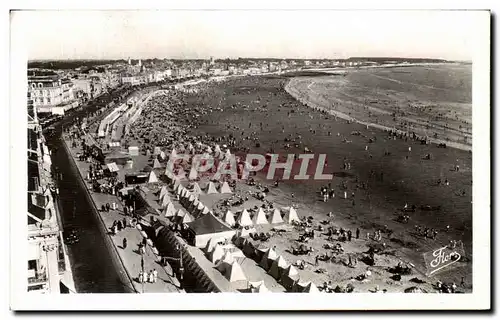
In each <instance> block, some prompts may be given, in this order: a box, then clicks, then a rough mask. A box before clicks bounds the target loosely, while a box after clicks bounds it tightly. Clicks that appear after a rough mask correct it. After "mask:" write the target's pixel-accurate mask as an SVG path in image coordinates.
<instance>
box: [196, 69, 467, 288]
mask: <svg viewBox="0 0 500 320" xmlns="http://www.w3.org/2000/svg"><path fill="white" fill-rule="evenodd" d="M286 80H287V79H286V78H282V79H281V80H279V81H286ZM272 81H273V80H269V79H267V80H266V79H265V78H264V77H263V78H261V79H255V78H254V79H251V78H248V79H242V80H241V81H237V82H235V83H228V84H227V85H226V84H224V85H222V86H215V87H213V86H212V87H210V88H208V91H207V92H209V93H208V95H206V96H205V98H203V97H202V96H201V97H194V96H193V99H195V101H198V102H196V103H201V104H202V105H210V104H212V102H211V101H212V100H213V101H217V102H218V101H220V99H221V98H216V97H215V96H216V95H218V96H222V97H226V99H229V97H231V89H233V90H234V91H233V92H234V93H233V95H234V94H236V95H237V97H235V98H233V97H231V100H232V101H227V102H225V105H226V107H227V108H228V110H229V109H231V108H230V106H231V105H232V103H234V101H240V102H241V104H243V105H246V106H247V108H250V106H251V105H252V103H253V102H254V101H255V100H256V99H255V98H256V97H257V96H260V98H261V99H262V98H263V97H262V94H263V93H262V92H265V93H264V94H269V95H270V96H273V94H274V93H273V92H279V91H280V89H277V88H276V89H272V88H269V87H268V86H267V85H266V83H267V82H270V83H272ZM274 81H276V80H274ZM247 83H248V84H247ZM252 85H253V86H254V87H252ZM232 86H233V87H232ZM259 86H260V87H259ZM222 87H224V88H222ZM250 87H252V88H254V89H253V91H252V92H250V91H246V90H248V88H250ZM240 88H243V89H240ZM260 88H262V89H263V90H264V91H259V89H260ZM212 90H215V91H212ZM243 90H245V91H246V92H243ZM268 90H269V91H268ZM274 90H276V91H274ZM281 90H282V91H283V93H282V94H284V95H285V94H286V96H288V98H286V97H284V96H283V97H282V98H281V100H280V98H277V100H276V101H275V102H270V100H267V103H266V104H267V107H266V111H265V112H268V111H270V110H273V109H270V108H271V107H270V104H274V105H275V107H274V108H277V110H276V111H274V112H277V113H281V114H282V115H281V116H278V114H276V119H275V121H276V122H277V123H276V124H266V125H265V128H266V126H268V125H269V126H271V125H273V126H276V125H277V126H278V127H279V128H275V130H276V129H277V130H276V131H274V134H271V136H269V135H268V134H266V136H267V137H266V139H265V141H267V142H268V144H266V142H265V141H263V138H264V137H265V136H260V137H259V139H260V140H259V141H260V142H261V148H260V150H263V149H262V148H266V147H270V146H273V142H274V141H273V140H274V139H278V140H279V138H280V136H282V134H281V133H278V132H281V125H280V124H279V123H280V122H282V123H283V127H284V128H286V127H287V126H288V128H290V129H291V128H293V122H292V123H289V122H290V120H286V118H287V117H286V115H287V113H286V110H285V111H284V110H281V111H280V110H279V109H280V102H283V103H285V104H288V102H287V101H289V100H293V101H294V103H297V100H296V99H295V98H294V97H292V96H291V95H290V94H289V93H288V92H286V91H285V90H283V87H281ZM226 91H227V92H226ZM259 92H261V93H259ZM280 94H281V93H280ZM247 95H249V97H248V98H246V96H247ZM212 96H214V97H212ZM252 97H253V98H252ZM206 99H208V101H207V100H206ZM245 100H246V101H245ZM263 100H265V97H264V99H263ZM273 100H274V98H273ZM222 101H224V100H222ZM262 102H265V101H262ZM288 107H290V106H288ZM222 109H224V108H222ZM222 109H221V110H222ZM252 109H253V111H252ZM307 109H309V107H308V106H307V107H306V106H304V107H303V109H302V108H300V107H299V108H297V109H295V110H296V112H295V115H297V114H298V113H300V114H301V115H302V114H304V111H305V113H306V114H307V112H308V111H306V110H307ZM262 110H263V109H261V111H260V112H259V111H257V113H255V112H256V111H255V109H254V108H250V109H247V110H243V109H242V108H239V109H235V111H234V112H233V111H228V112H223V113H219V112H217V113H216V114H214V115H212V116H210V113H209V114H208V116H204V120H203V122H202V123H201V124H200V126H199V127H197V128H196V130H195V133H194V135H196V134H208V135H210V136H215V137H220V136H227V135H228V134H233V135H235V134H236V135H238V134H241V135H242V136H243V135H248V132H247V130H250V131H252V129H246V127H243V128H242V127H238V126H237V125H240V126H241V125H242V124H243V125H244V123H243V122H242V120H241V119H247V117H251V118H248V119H247V121H251V122H252V123H258V121H268V120H266V116H264V117H262V116H259V115H258V113H261V112H262ZM197 111H201V110H197ZM318 112H319V111H318ZM291 115H293V114H289V117H290V116H291ZM318 115H319V114H318ZM318 115H316V114H315V115H314V122H311V124H310V125H311V126H316V125H317V123H316V122H317V121H319V120H321V118H322V116H320V117H319V118H320V119H318V120H316V118H317V117H318ZM273 117H274V114H273ZM292 117H293V116H292ZM301 117H303V116H301ZM311 119H312V118H311ZM283 120H285V121H283ZM214 121H218V122H214ZM298 121H300V120H298ZM303 121H304V120H302V121H301V122H303ZM221 122H222V123H224V122H226V123H231V126H228V127H225V128H223V127H222V125H217V123H221ZM271 122H272V121H271ZM307 122H308V121H307ZM330 123H331V122H330ZM247 124H248V122H247ZM331 124H332V125H333V126H334V127H338V130H340V131H341V132H344V133H343V134H345V135H349V134H350V132H352V130H360V131H361V132H365V131H366V132H365V134H368V133H369V134H374V135H377V136H378V137H379V138H380V136H382V137H384V136H385V135H384V133H383V132H381V131H379V130H378V129H377V130H376V131H373V130H365V128H364V127H360V128H359V129H357V127H359V126H360V125H361V124H359V123H355V124H345V123H343V122H342V121H341V122H338V121H337V122H335V123H331ZM244 128H245V129H244ZM268 128H270V127H268ZM296 128H297V129H296V130H295V132H296V133H297V134H298V133H299V131H297V130H300V125H299V127H297V126H296ZM323 130H326V129H323ZM334 130H337V129H334ZM241 131H244V132H241ZM265 131H267V130H265V129H264V132H265ZM269 132H271V131H269ZM289 132H290V130H287V133H289ZM325 138H327V140H329V141H331V142H330V143H329V145H330V147H329V148H328V149H324V148H322V147H321V148H320V149H321V150H320V151H318V152H324V151H326V152H327V153H329V152H331V150H330V151H327V150H329V149H331V148H332V146H333V147H334V148H335V146H336V147H337V148H341V149H336V150H333V151H334V152H335V153H336V154H337V157H342V156H341V155H340V154H342V153H344V154H345V152H346V150H347V149H352V148H353V147H350V145H351V144H342V143H340V141H339V143H338V144H337V142H336V139H335V138H334V137H326V131H325V132H324V134H323V137H322V138H321V141H317V139H320V137H318V138H312V139H313V140H310V139H311V138H309V139H308V141H310V142H312V143H313V145H312V146H313V147H314V143H318V142H325ZM244 140H245V139H244ZM278 140H276V142H277V141H278ZM383 140H385V138H384V139H383ZM390 141H392V139H390ZM382 142H384V141H382ZM386 142H387V143H388V141H386ZM269 143H270V144H269ZM304 143H307V142H304ZM409 143H410V142H408V143H405V142H404V140H403V141H401V140H400V139H398V140H397V141H396V140H395V141H394V142H390V144H391V145H394V147H395V148H396V149H397V150H399V149H401V147H402V146H403V145H406V147H405V148H406V150H407V149H408V144H409ZM242 144H244V145H245V146H246V145H247V144H248V142H244V141H242V142H241V143H237V145H239V146H242ZM250 144H251V142H250ZM356 144H357V143H356ZM410 145H412V146H413V145H415V146H414V148H415V150H414V152H417V154H418V153H419V152H428V151H424V150H429V151H430V150H435V152H436V153H438V154H442V153H444V154H456V153H457V152H462V151H460V150H459V149H454V148H449V149H448V150H446V149H436V148H437V147H436V146H435V145H425V146H420V144H416V143H415V142H411V144H410ZM362 146H363V149H364V144H363V145H362ZM377 146H378V147H377ZM249 147H250V148H251V149H252V150H253V151H255V148H254V147H253V146H249ZM325 147H326V146H325ZM360 147H361V146H360ZM373 147H376V148H378V149H380V148H383V145H380V144H378V143H377V144H375V145H373ZM346 148H347V149H346ZM420 149H421V151H419V150H420ZM454 150H456V151H454ZM353 151H354V152H356V153H357V154H359V155H357V156H356V160H354V159H353V161H355V162H356V161H366V160H362V159H363V157H365V156H363V155H362V154H363V152H361V151H355V149H354V150H353ZM380 151H383V150H380ZM278 152H279V151H278ZM339 152H340V154H338V153H339ZM347 152H349V151H347ZM397 152H398V153H399V151H397ZM424 154H425V153H424ZM346 155H347V154H346ZM457 155H458V154H457ZM348 156H349V155H348ZM352 156H354V154H352V155H350V156H349V157H352ZM452 157H454V156H452ZM460 157H461V158H462V157H463V158H464V159H463V161H465V159H467V158H468V157H470V155H468V154H465V153H460ZM365 159H366V158H365ZM391 159H392V158H391ZM380 160H382V158H381V159H380ZM388 160H389V159H388ZM388 160H385V161H388ZM415 160H416V159H415ZM415 160H414V161H415ZM392 161H395V160H392ZM441 161H443V160H441ZM339 165H341V164H340V163H339ZM415 165H417V166H422V165H424V166H425V165H428V164H427V163H426V162H423V163H421V164H420V165H418V164H417V163H415V164H413V166H415ZM329 166H330V161H329ZM333 166H335V164H333ZM405 166H406V165H405ZM377 167H378V165H377ZM467 170H468V169H467ZM355 171H356V174H357V175H358V174H359V175H360V177H361V178H362V179H366V178H367V172H366V168H362V167H360V168H359V172H358V170H357V169H355ZM434 171H435V170H434ZM404 173H405V171H401V172H398V174H399V175H400V174H404ZM407 173H409V174H410V175H412V173H411V171H409V172H407ZM392 178H393V177H390V176H389V177H388V180H393V179H392ZM394 178H396V177H394ZM336 179H337V180H338V178H336ZM396 180H397V178H396ZM420 180H422V178H420ZM394 183H399V181H394ZM374 184H375V185H378V184H381V187H382V189H380V190H379V191H380V192H379V191H377V192H376V193H374V194H372V196H375V197H376V198H372V200H369V199H370V194H371V192H369V193H368V202H370V201H371V202H373V204H374V210H375V209H376V211H374V212H372V213H370V212H367V211H365V210H368V209H367V208H366V205H367V204H363V202H365V201H367V200H366V199H363V198H364V197H366V195H364V196H362V198H361V199H360V200H362V202H361V203H360V204H359V205H358V204H356V207H357V208H358V209H357V210H359V209H362V213H361V212H360V216H359V217H356V215H357V214H355V215H354V216H353V214H352V213H349V211H352V210H353V209H352V207H350V205H349V204H346V202H345V201H344V200H343V199H338V198H336V199H334V201H333V203H334V204H335V207H336V209H335V210H336V211H337V210H340V211H341V212H342V213H339V219H341V220H342V221H343V222H341V221H338V222H339V224H340V225H343V224H344V223H345V224H346V225H348V226H349V227H352V225H353V222H354V220H355V221H356V223H355V224H358V225H361V226H363V227H362V229H364V230H366V229H367V228H368V229H370V228H373V227H368V226H369V225H371V224H373V223H375V224H376V225H379V227H381V226H383V225H384V223H387V224H389V226H390V227H393V228H394V230H395V236H394V237H395V238H396V240H398V239H400V240H403V241H405V242H408V241H409V242H417V243H418V246H419V248H420V249H419V250H423V251H419V250H413V249H410V248H409V247H406V246H403V247H401V248H400V246H399V245H398V244H397V243H392V242H390V243H391V246H395V247H396V248H400V249H402V250H400V251H399V252H400V253H401V254H403V256H404V257H405V259H408V260H410V261H412V262H414V264H416V265H421V263H423V257H422V256H421V254H422V252H426V251H427V250H431V249H432V248H433V247H434V246H439V245H441V244H442V243H446V242H447V240H446V238H450V237H451V239H453V237H455V236H458V237H459V238H458V239H461V238H462V237H460V236H459V233H461V232H462V231H458V230H460V229H458V230H457V231H454V232H453V233H450V234H446V233H444V234H443V236H444V239H443V238H441V237H438V239H439V240H436V242H434V240H432V241H430V240H428V239H422V238H420V237H418V236H417V237H415V236H414V235H412V232H411V229H412V228H411V227H410V228H409V229H410V230H407V229H408V226H406V227H405V226H404V225H400V224H397V223H396V224H395V223H394V222H393V219H392V218H391V216H392V215H393V213H392V214H391V211H392V212H394V210H398V209H397V208H398V205H402V204H401V201H405V198H406V201H407V202H408V203H415V202H416V203H417V204H418V203H419V202H420V203H428V204H429V203H433V202H436V200H432V196H431V198H430V199H428V195H427V194H428V193H430V194H432V192H430V190H431V189H429V188H428V187H427V189H429V190H427V192H422V193H421V194H420V193H418V194H412V193H409V194H408V192H410V191H409V190H408V191H406V190H405V188H403V190H402V191H401V192H394V191H393V188H394V187H390V186H389V182H383V183H380V182H376V183H375V182H374ZM313 185H314V186H313ZM316 185H318V184H317V183H316V184H315V183H314V182H311V183H309V182H308V183H306V184H303V185H300V186H293V187H292V185H291V184H290V185H288V184H285V183H283V184H280V187H279V192H278V188H272V190H277V192H278V193H279V194H280V198H283V199H282V200H285V201H286V202H287V203H290V201H291V202H293V203H298V204H299V207H302V209H301V210H300V211H299V213H300V212H301V211H302V214H304V212H308V211H309V212H311V213H312V210H310V208H313V207H314V210H315V212H318V211H319V212H325V211H324V210H328V209H326V208H327V207H329V206H331V204H323V203H319V202H318V200H317V196H313V194H312V193H313V192H311V191H312V190H311V188H313V190H316ZM318 186H319V185H318ZM386 189H387V190H386ZM384 190H386V191H388V192H389V194H386V195H385V196H384V193H385V192H383V191H384ZM442 192H446V191H444V190H443V191H440V193H442ZM291 193H295V199H293V197H292V198H290V194H291ZM363 193H364V192H363ZM397 193H400V195H398V196H397V197H396V199H391V201H389V202H388V201H387V200H388V199H387V196H389V197H394V196H395V194H397ZM410 195H411V197H412V198H408V197H409V196H410ZM311 196H312V197H311ZM415 196H416V197H415ZM377 197H378V198H377ZM402 197H404V198H403V199H401V198H402ZM383 199H385V200H383ZM398 199H399V200H398ZM412 199H413V201H415V202H411V201H412ZM423 201H426V202H423ZM427 201H429V202H427ZM278 202H280V201H278ZM281 202H283V201H281ZM330 203H332V201H330ZM382 203H385V204H382ZM281 204H283V203H280V205H281ZM403 204H404V202H403ZM358 206H360V207H358ZM379 206H380V207H379ZM377 207H378V208H377ZM365 208H366V209H365ZM399 208H400V207H399ZM299 209H300V208H299ZM330 210H331V209H330ZM377 210H378V211H377ZM464 210H465V209H464ZM346 211H347V212H346ZM370 211H372V209H371V204H370ZM419 211H420V210H418V213H419V214H417V216H415V218H416V221H413V222H412V223H419V224H420V223H425V224H426V223H431V222H432V223H433V224H434V225H436V227H437V221H436V220H434V219H432V220H429V219H430V217H431V216H432V215H431V214H429V213H426V212H422V213H420V212H419ZM447 211H449V209H448V208H447V209H445V212H447ZM326 212H328V211H326ZM443 214H445V213H440V214H439V215H440V216H441V215H443ZM324 215H325V213H319V214H318V215H317V216H318V217H322V216H324ZM364 215H366V216H364ZM448 215H449V214H448ZM445 216H446V214H445ZM465 217H468V215H466V216H465ZM319 219H322V218H319ZM366 219H368V221H366ZM373 219H375V220H374V221H372V222H370V220H373ZM466 219H467V218H466ZM336 220H337V219H336ZM440 221H441V220H440ZM365 225H366V226H365ZM375 228H377V227H375ZM465 230H467V229H465ZM366 231H368V230H366ZM408 231H410V232H409V233H408ZM465 232H468V231H465ZM462 236H463V234H462ZM468 236H469V235H468V234H467V233H466V234H465V238H464V241H465V244H466V245H467V246H468V245H469V242H468V241H469V240H468ZM387 240H389V239H387ZM362 246H363V245H362ZM403 251H404V252H403ZM466 252H467V254H466V256H467V257H471V254H472V251H471V250H469V251H466ZM415 259H417V260H419V261H420V260H422V262H417V260H415ZM470 267H471V264H470V263H467V264H464V265H462V266H461V267H460V272H458V273H462V274H464V272H466V269H469V268H470ZM453 273H457V272H455V270H452V271H450V272H448V271H446V274H443V275H441V276H439V277H438V278H446V279H450V276H451V279H453V278H454V279H456V276H455V277H454V276H453ZM466 274H467V273H466ZM433 278H434V279H435V277H433ZM455 281H457V280H455ZM458 281H460V277H459V278H458ZM467 281H469V280H467Z"/></svg>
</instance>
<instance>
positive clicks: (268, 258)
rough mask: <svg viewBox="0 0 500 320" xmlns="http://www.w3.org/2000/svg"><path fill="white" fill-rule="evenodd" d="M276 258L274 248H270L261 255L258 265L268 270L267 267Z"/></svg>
mask: <svg viewBox="0 0 500 320" xmlns="http://www.w3.org/2000/svg"><path fill="white" fill-rule="evenodd" d="M277 258H278V254H277V253H276V250H274V248H270V249H269V250H268V251H267V252H266V253H265V254H264V256H263V257H262V259H261V260H260V263H259V265H260V266H261V267H262V268H264V269H266V270H269V268H270V267H271V266H272V264H273V262H274V260H276V259H277Z"/></svg>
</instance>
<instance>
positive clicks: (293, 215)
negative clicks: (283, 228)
mask: <svg viewBox="0 0 500 320" xmlns="http://www.w3.org/2000/svg"><path fill="white" fill-rule="evenodd" d="M292 221H296V222H300V219H299V216H298V215H297V211H295V209H294V208H293V207H290V209H289V210H287V212H286V214H285V222H287V223H292Z"/></svg>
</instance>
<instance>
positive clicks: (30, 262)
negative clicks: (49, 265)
mask: <svg viewBox="0 0 500 320" xmlns="http://www.w3.org/2000/svg"><path fill="white" fill-rule="evenodd" d="M28 270H36V260H28Z"/></svg>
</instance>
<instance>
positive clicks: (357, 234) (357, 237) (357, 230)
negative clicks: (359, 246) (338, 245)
mask: <svg viewBox="0 0 500 320" xmlns="http://www.w3.org/2000/svg"><path fill="white" fill-rule="evenodd" d="M359 233H360V231H359V228H356V239H359Z"/></svg>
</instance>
